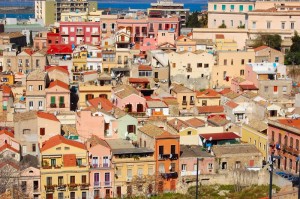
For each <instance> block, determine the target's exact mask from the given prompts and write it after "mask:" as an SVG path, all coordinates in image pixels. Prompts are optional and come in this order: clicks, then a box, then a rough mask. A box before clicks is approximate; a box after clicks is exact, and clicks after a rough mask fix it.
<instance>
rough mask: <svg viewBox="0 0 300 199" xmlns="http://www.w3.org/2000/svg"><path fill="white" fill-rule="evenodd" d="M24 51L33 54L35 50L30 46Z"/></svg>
mask: <svg viewBox="0 0 300 199" xmlns="http://www.w3.org/2000/svg"><path fill="white" fill-rule="evenodd" d="M23 52H25V53H27V54H28V55H32V54H33V53H34V51H33V50H32V49H29V48H26V49H24V50H23Z"/></svg>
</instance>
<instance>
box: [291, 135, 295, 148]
mask: <svg viewBox="0 0 300 199" xmlns="http://www.w3.org/2000/svg"><path fill="white" fill-rule="evenodd" d="M293 146H294V139H293V137H290V147H292V148H293Z"/></svg>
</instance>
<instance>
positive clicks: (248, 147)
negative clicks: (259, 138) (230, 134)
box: [212, 144, 262, 158]
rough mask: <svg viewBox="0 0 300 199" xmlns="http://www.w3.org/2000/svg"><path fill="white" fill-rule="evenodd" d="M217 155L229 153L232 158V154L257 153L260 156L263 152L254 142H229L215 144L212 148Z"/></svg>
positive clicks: (246, 154)
mask: <svg viewBox="0 0 300 199" xmlns="http://www.w3.org/2000/svg"><path fill="white" fill-rule="evenodd" d="M212 150H213V152H214V154H215V156H222V155H229V157H231V158H232V155H233V154H234V155H236V156H235V157H237V156H244V155H245V156H249V153H250V154H253V153H255V154H256V155H258V156H261V155H262V154H261V153H260V151H259V150H258V149H257V148H256V146H255V145H254V144H227V145H214V146H213V148H212Z"/></svg>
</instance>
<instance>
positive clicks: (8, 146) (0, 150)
mask: <svg viewBox="0 0 300 199" xmlns="http://www.w3.org/2000/svg"><path fill="white" fill-rule="evenodd" d="M4 149H9V150H11V151H14V152H16V153H19V151H18V150H17V149H15V148H13V147H11V146H10V145H9V144H4V145H3V146H1V147H0V152H2V151H4Z"/></svg>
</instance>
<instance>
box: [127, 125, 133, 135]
mask: <svg viewBox="0 0 300 199" xmlns="http://www.w3.org/2000/svg"><path fill="white" fill-rule="evenodd" d="M127 132H128V133H135V125H127Z"/></svg>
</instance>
